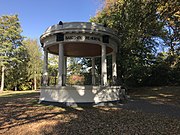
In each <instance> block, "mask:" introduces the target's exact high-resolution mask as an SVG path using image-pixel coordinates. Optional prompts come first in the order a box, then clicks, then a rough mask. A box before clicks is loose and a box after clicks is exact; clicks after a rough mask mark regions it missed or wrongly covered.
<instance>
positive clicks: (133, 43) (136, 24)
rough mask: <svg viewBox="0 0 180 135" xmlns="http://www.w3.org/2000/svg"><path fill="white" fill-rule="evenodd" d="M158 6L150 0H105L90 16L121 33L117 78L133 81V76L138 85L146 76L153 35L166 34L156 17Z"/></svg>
mask: <svg viewBox="0 0 180 135" xmlns="http://www.w3.org/2000/svg"><path fill="white" fill-rule="evenodd" d="M157 8H158V3H157V2H156V1H152V0H106V1H105V5H104V8H103V9H102V11H100V12H99V13H97V15H96V16H95V17H94V18H91V21H93V22H97V23H103V24H106V25H107V26H108V27H110V28H113V29H114V30H115V31H116V32H117V34H118V35H119V37H120V40H121V44H120V45H119V46H118V54H117V63H118V65H117V67H118V79H119V80H122V81H124V82H126V83H132V79H133V80H134V83H135V85H137V84H140V83H142V80H143V77H144V76H148V75H147V73H148V72H149V71H148V67H149V66H150V65H151V64H152V63H153V61H154V59H155V53H156V47H157V45H158V43H157V42H156V38H157V37H162V36H164V34H165V32H164V30H163V23H162V22H160V21H158V15H157ZM139 69H141V70H139ZM142 69H145V70H142ZM146 69H147V70H146ZM137 71H138V72H139V74H138V73H137Z"/></svg>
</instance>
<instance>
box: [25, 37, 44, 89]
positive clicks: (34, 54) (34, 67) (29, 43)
mask: <svg viewBox="0 0 180 135" xmlns="http://www.w3.org/2000/svg"><path fill="white" fill-rule="evenodd" d="M24 45H25V47H26V49H27V57H28V68H27V70H28V76H29V77H28V78H29V80H33V84H34V86H33V87H34V90H36V89H37V82H38V80H40V77H41V73H42V59H41V56H42V53H41V50H40V46H39V45H38V43H37V40H33V39H27V40H26V41H24Z"/></svg>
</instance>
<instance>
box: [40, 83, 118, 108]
mask: <svg viewBox="0 0 180 135" xmlns="http://www.w3.org/2000/svg"><path fill="white" fill-rule="evenodd" d="M120 97H121V90H120V86H111V87H110V86H109V87H102V86H76V85H75V86H62V87H58V86H56V87H52V86H51V87H50V86H47V87H42V88H41V93H40V99H39V102H40V103H48V104H49V103H55V104H58V103H61V104H66V106H72V105H77V104H100V103H108V102H113V101H119V100H120Z"/></svg>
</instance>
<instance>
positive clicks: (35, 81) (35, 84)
mask: <svg viewBox="0 0 180 135" xmlns="http://www.w3.org/2000/svg"><path fill="white" fill-rule="evenodd" d="M34 90H37V79H36V75H35V76H34Z"/></svg>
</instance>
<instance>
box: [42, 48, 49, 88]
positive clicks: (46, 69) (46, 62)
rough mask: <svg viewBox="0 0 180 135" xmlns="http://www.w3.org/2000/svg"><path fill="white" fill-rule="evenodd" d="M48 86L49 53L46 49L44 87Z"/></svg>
mask: <svg viewBox="0 0 180 135" xmlns="http://www.w3.org/2000/svg"><path fill="white" fill-rule="evenodd" d="M47 84H48V51H47V50H46V49H44V65H43V86H47Z"/></svg>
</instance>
